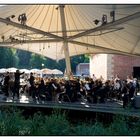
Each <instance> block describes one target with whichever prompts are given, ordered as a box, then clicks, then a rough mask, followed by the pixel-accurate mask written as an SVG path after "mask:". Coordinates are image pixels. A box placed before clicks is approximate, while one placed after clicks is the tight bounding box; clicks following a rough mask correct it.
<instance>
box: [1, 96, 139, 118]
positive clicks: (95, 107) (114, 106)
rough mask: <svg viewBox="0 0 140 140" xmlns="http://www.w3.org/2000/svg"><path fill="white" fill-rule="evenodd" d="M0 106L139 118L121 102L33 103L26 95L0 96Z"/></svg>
mask: <svg viewBox="0 0 140 140" xmlns="http://www.w3.org/2000/svg"><path fill="white" fill-rule="evenodd" d="M0 106H17V107H20V106H21V107H36V108H59V109H66V110H77V111H89V112H90V111H91V112H102V113H110V114H122V115H127V116H133V117H140V109H135V108H133V107H128V108H125V109H124V108H123V106H122V102H120V101H116V100H106V102H105V103H97V104H91V103H88V102H86V101H82V102H81V101H80V102H60V101H59V102H57V101H55V102H54V101H38V100H36V101H33V99H32V98H31V97H28V96H26V95H22V96H20V99H16V98H15V99H14V100H13V99H12V97H8V98H5V97H4V96H3V95H0Z"/></svg>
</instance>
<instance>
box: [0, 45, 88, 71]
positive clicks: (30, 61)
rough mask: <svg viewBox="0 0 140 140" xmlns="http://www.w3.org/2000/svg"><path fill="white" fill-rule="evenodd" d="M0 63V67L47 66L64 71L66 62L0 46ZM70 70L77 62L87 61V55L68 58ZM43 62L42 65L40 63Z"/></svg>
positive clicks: (73, 68) (39, 67)
mask: <svg viewBox="0 0 140 140" xmlns="http://www.w3.org/2000/svg"><path fill="white" fill-rule="evenodd" d="M0 57H1V60H2V61H1V63H0V68H8V67H17V68H27V69H30V68H38V69H42V68H49V69H59V70H61V71H63V72H64V71H65V69H66V64H65V59H62V60H59V61H58V62H57V61H55V60H52V59H50V58H47V57H44V56H41V55H37V54H34V53H31V52H27V51H23V50H15V49H11V48H0ZM70 60H71V67H72V72H73V73H75V72H76V66H77V65H78V64H79V63H88V62H89V56H88V55H79V56H73V57H71V58H70ZM42 64H43V65H42Z"/></svg>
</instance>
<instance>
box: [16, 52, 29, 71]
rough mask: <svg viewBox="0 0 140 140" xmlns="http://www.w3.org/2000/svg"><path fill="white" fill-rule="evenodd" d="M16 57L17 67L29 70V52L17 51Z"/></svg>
mask: <svg viewBox="0 0 140 140" xmlns="http://www.w3.org/2000/svg"><path fill="white" fill-rule="evenodd" d="M17 56H18V58H19V65H18V66H19V67H20V68H30V63H29V62H30V59H31V52H28V51H23V50H17Z"/></svg>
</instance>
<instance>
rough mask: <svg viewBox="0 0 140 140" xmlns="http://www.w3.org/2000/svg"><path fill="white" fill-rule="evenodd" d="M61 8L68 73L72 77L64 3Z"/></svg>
mask: <svg viewBox="0 0 140 140" xmlns="http://www.w3.org/2000/svg"><path fill="white" fill-rule="evenodd" d="M59 8H60V17H61V26H62V35H63V38H64V40H63V49H64V54H65V61H66V74H67V76H68V78H69V79H70V76H71V64H70V56H69V48H68V42H67V32H66V21H65V14H64V8H65V6H64V5H59Z"/></svg>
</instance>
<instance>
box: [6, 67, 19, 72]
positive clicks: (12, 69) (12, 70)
mask: <svg viewBox="0 0 140 140" xmlns="http://www.w3.org/2000/svg"><path fill="white" fill-rule="evenodd" d="M16 70H17V68H14V67H12V68H8V69H7V71H8V72H11V73H13V72H16Z"/></svg>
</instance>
